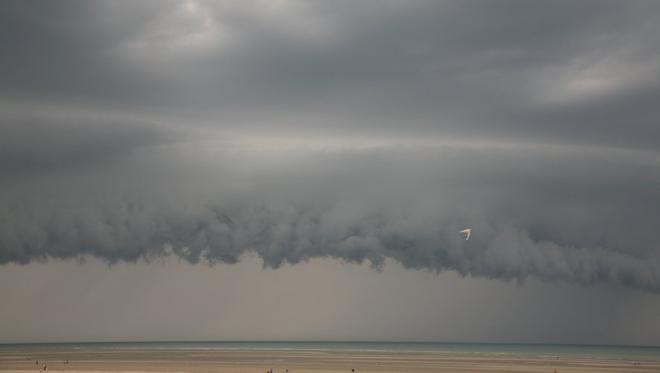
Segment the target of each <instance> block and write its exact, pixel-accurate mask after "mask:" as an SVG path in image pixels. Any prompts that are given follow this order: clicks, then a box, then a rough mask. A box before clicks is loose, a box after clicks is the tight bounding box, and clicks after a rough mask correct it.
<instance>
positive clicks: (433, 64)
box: [0, 0, 660, 292]
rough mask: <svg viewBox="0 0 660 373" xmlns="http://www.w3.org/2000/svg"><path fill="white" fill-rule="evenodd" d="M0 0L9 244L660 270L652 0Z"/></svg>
mask: <svg viewBox="0 0 660 373" xmlns="http://www.w3.org/2000/svg"><path fill="white" fill-rule="evenodd" d="M0 7H1V8H2V9H0V10H1V11H0V109H1V110H0V111H1V113H0V263H2V264H5V263H23V264H28V263H30V262H32V261H34V260H47V259H49V258H62V259H69V258H71V259H74V258H85V257H88V256H93V257H99V258H103V259H105V260H107V261H108V262H109V263H114V262H117V261H136V260H141V259H146V260H153V259H154V258H159V257H161V256H163V255H177V256H179V257H181V258H182V259H183V260H186V261H188V262H191V263H199V262H205V263H215V262H225V263H234V262H236V261H239V260H240V258H241V256H242V255H244V254H245V253H256V254H257V255H258V256H259V257H261V258H262V259H263V261H264V265H265V266H268V267H273V268H277V267H279V266H281V265H283V264H285V263H291V264H295V263H299V262H303V261H306V260H308V259H311V258H316V257H333V258H338V259H340V260H345V261H349V262H363V261H368V262H371V263H372V264H373V265H374V266H375V267H376V268H377V267H379V266H380V265H382V263H383V262H384V261H385V260H387V259H392V260H396V261H398V262H400V263H402V264H403V265H404V266H406V267H408V268H413V269H423V270H430V271H444V270H453V271H457V272H458V273H460V274H462V275H465V276H482V277H490V278H498V279H504V280H519V281H522V280H524V279H525V278H527V277H532V276H533V277H537V278H540V279H544V280H549V281H550V280H552V281H555V280H556V281H566V282H571V283H581V284H600V283H603V284H611V285H621V286H628V287H633V288H638V289H644V290H648V291H653V292H659V291H660V252H659V251H660V250H659V248H658V242H659V240H658V239H657V223H658V222H659V221H660V207H658V206H657V203H656V201H659V200H660V172H659V171H660V170H659V167H660V166H659V163H658V160H659V158H658V149H660V142H659V139H660V132H659V129H660V126H658V125H657V124H658V123H660V111H659V108H660V106H658V105H657V102H658V98H659V97H660V79H659V78H658V77H660V70H659V68H658V64H657V61H658V60H659V58H660V37H659V36H660V28H659V26H658V25H660V11H659V6H658V4H657V3H653V2H621V1H593V2H592V1H581V2H579V3H576V2H574V1H556V2H553V3H552V4H539V3H536V2H529V1H501V2H492V1H474V2H472V1H471V2H469V3H466V2H464V1H446V2H440V1H405V2H403V1H401V2H387V3H386V4H383V2H380V1H378V2H369V1H364V2H360V3H359V4H356V3H354V2H348V3H343V2H326V1H304V2H302V1H295V0H292V1H281V2H280V1H278V2H265V3H261V2H256V3H251V2H246V3H240V4H239V3H237V2H234V1H229V2H225V1H194V0H189V1H166V2H160V1H159V2H151V1H133V2H130V3H129V2H122V3H117V2H110V1H107V2H105V1H98V2H79V1H58V2H56V3H55V2H53V3H43V2H38V1H6V2H3V3H2V4H0ZM466 227H470V228H473V235H472V237H471V238H470V240H469V241H465V240H463V239H462V238H461V237H460V235H459V234H458V231H459V230H461V229H464V228H466Z"/></svg>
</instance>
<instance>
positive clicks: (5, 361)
mask: <svg viewBox="0 0 660 373" xmlns="http://www.w3.org/2000/svg"><path fill="white" fill-rule="evenodd" d="M36 359H38V360H39V365H37V364H35V360H36ZM65 360H68V361H69V363H68V364H65V363H64V361H65ZM44 362H45V363H47V365H48V372H49V373H59V372H132V373H134V372H191V373H205V372H209V373H211V372H225V373H248V372H255V373H258V372H262V373H263V372H266V371H267V370H269V369H273V372H274V373H285V369H288V370H289V373H312V372H314V373H325V372H327V373H331V372H332V373H335V372H337V373H338V372H342V373H348V372H351V369H355V371H356V372H358V373H359V372H392V373H394V372H396V373H400V372H410V373H415V372H555V371H556V372H561V373H568V372H573V373H578V372H660V357H658V359H657V360H653V359H645V360H634V359H614V358H607V359H605V358H591V357H566V356H515V355H496V354H472V353H465V354H464V353H445V352H382V351H366V352H365V351H310V350H185V349H175V350H172V349H162V350H155V349H145V350H141V349H107V350H103V349H90V350H87V349H81V350H72V349H66V350H53V349H50V350H46V349H44V350H39V349H34V348H29V349H25V350H5V351H0V373H25V372H28V371H29V372H40V371H41V368H42V366H43V363H44Z"/></svg>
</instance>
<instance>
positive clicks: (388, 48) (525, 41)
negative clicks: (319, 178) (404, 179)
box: [0, 1, 660, 148]
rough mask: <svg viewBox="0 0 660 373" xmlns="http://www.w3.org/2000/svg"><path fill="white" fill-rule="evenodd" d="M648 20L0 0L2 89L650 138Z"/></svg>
mask: <svg viewBox="0 0 660 373" xmlns="http://www.w3.org/2000/svg"><path fill="white" fill-rule="evenodd" d="M659 14H660V7H659V6H658V4H656V3H654V2H641V1H640V2H609V1H578V2H574V1H568V2H562V1H560V2H551V3H538V2H527V1H497V2H489V1H483V2H482V1H468V2H419V1H413V2H386V3H380V2H378V3H369V2H361V3H360V4H354V3H353V2H350V3H342V2H332V3H326V2H295V1H292V2H263V3H261V2H256V3H243V2H241V3H236V2H181V3H178V2H155V3H153V2H137V3H136V2H131V3H112V2H58V3H57V4H42V3H40V2H15V3H14V2H8V3H4V4H3V12H2V17H3V19H2V22H0V25H1V26H0V27H2V30H0V31H1V32H0V35H2V36H0V37H2V43H1V44H0V45H1V47H0V48H2V51H1V52H2V53H1V55H2V57H1V59H0V67H1V68H2V71H3V74H2V78H1V79H2V80H1V83H2V84H0V87H2V88H1V92H2V95H3V96H10V97H18V98H21V99H23V98H26V97H27V98H30V97H39V98H46V99H60V100H76V101H81V100H82V101H94V102H102V103H106V104H111V105H123V107H125V108H131V110H135V111H141V112H147V113H149V112H150V113H153V112H155V111H156V110H157V111H158V112H160V113H162V112H167V113H169V114H171V115H176V116H180V117H183V118H186V119H187V120H186V123H191V122H192V123H194V122H197V123H204V124H206V125H212V126H216V127H219V128H227V127H229V128H235V126H237V125H240V126H241V128H242V129H244V130H269V131H276V130H277V129H278V128H280V129H287V128H288V129H292V128H296V129H306V130H310V131H316V132H325V131H327V130H328V129H329V127H331V128H332V129H333V131H334V132H335V133H337V132H343V133H354V132H361V133H371V132H372V131H378V132H379V133H380V134H383V135H385V136H397V135H404V136H414V135H416V136H429V135H432V136H458V135H462V136H478V137H488V138H500V139H502V138H503V139H510V138H517V139H521V140H525V141H528V140H530V139H531V140H536V141H559V142H573V143H596V144H608V145H618V146H630V147H635V146H636V145H644V146H646V147H651V148H657V145H658V143H657V141H654V140H653V139H654V138H655V139H657V138H660V136H658V135H659V134H658V132H657V127H658V126H657V125H655V123H657V121H656V119H657V118H658V116H660V115H659V113H658V109H657V105H654V104H653V103H654V102H656V101H657V98H658V91H659V87H660V80H659V78H658V77H659V76H660V71H659V70H658V64H657V63H656V61H657V60H658V59H659V58H660V30H659V27H658V26H657V25H658V24H660V16H659ZM640 110H641V111H643V114H642V115H640ZM402 123H405V128H404V126H403V125H402ZM623 128H625V130H623ZM594 132H597V133H598V136H595V137H594V136H593V134H594ZM640 133H641V134H644V140H643V141H642V142H639V143H638V142H637V139H638V138H639V136H638V134H640Z"/></svg>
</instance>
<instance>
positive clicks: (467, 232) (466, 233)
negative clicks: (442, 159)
mask: <svg viewBox="0 0 660 373" xmlns="http://www.w3.org/2000/svg"><path fill="white" fill-rule="evenodd" d="M459 233H464V234H465V241H467V240H469V239H470V236H471V235H472V228H467V229H463V230H462V231H460V232H459Z"/></svg>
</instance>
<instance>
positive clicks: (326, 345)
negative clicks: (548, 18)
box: [0, 341, 660, 359]
mask: <svg viewBox="0 0 660 373" xmlns="http://www.w3.org/2000/svg"><path fill="white" fill-rule="evenodd" d="M0 349H1V350H23V351H25V350H30V349H35V350H42V351H43V350H51V349H52V350H58V351H62V350H72V351H74V350H164V349H165V350H167V349H171V350H303V351H310V352H311V351H329V352H332V351H358V352H407V353H408V352H413V353H414V352H419V353H425V352H435V353H451V354H466V355H470V354H474V355H494V356H543V357H554V356H556V357H562V356H570V357H585V358H605V359H618V358H638V359H658V358H660V346H636V345H595V344H594V345H590V344H553V343H494V342H480V343H474V342H410V341H406V342H402V341H392V342H385V341H139V342H136V341H123V342H22V343H6V342H5V343H0Z"/></svg>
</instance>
